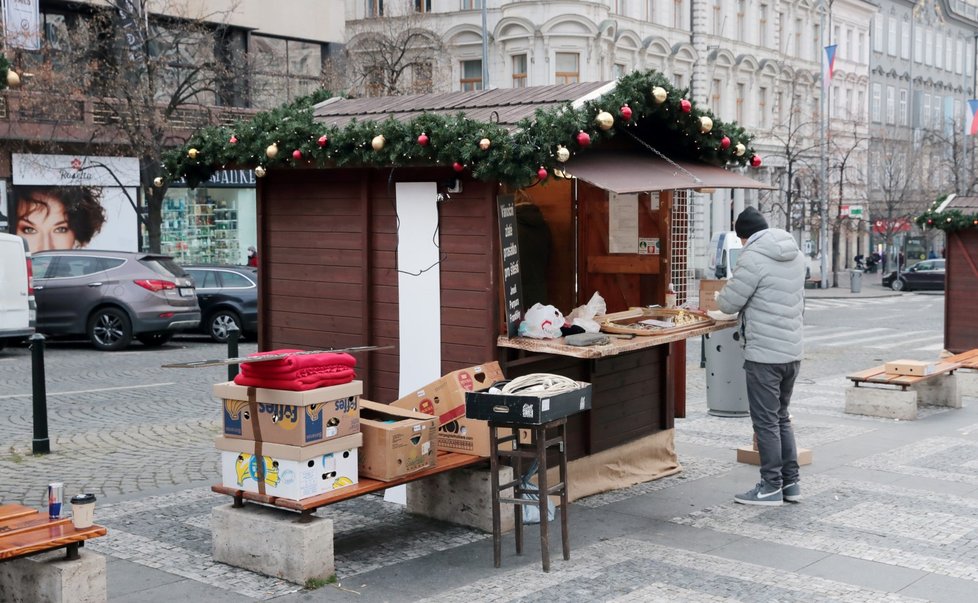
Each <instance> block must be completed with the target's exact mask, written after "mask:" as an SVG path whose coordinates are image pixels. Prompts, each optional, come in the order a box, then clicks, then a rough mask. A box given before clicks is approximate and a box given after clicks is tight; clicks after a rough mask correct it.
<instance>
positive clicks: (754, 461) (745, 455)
mask: <svg viewBox="0 0 978 603" xmlns="http://www.w3.org/2000/svg"><path fill="white" fill-rule="evenodd" d="M737 462H738V463H746V464H748V465H757V466H758V467H760V466H761V454H760V453H759V452H757V451H756V450H754V448H753V447H752V446H741V447H740V448H738V449H737ZM798 464H799V465H801V466H805V465H811V464H812V451H811V449H810V448H799V449H798Z"/></svg>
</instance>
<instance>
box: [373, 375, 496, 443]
mask: <svg viewBox="0 0 978 603" xmlns="http://www.w3.org/2000/svg"><path fill="white" fill-rule="evenodd" d="M503 379H505V377H504V376H503V371H502V369H500V368H499V363H498V362H489V363H487V364H484V365H481V366H474V367H470V368H465V369H460V370H457V371H452V372H451V373H448V374H447V375H445V376H444V377H442V378H441V379H438V380H437V381H435V382H434V383H429V384H428V385H426V386H424V387H423V388H421V389H419V390H417V391H415V392H414V393H411V394H408V395H407V396H404V397H403V398H400V399H399V400H395V401H394V402H392V403H391V406H395V407H397V408H406V409H408V410H414V411H417V412H422V413H424V414H427V415H434V416H436V417H438V448H440V449H441V450H453V451H455V452H464V453H466V454H475V455H478V456H489V425H488V423H486V422H485V421H479V420H476V419H467V418H466V417H465V392H478V391H483V390H486V389H489V387H490V386H492V384H493V383H495V382H496V381H502V380H503Z"/></svg>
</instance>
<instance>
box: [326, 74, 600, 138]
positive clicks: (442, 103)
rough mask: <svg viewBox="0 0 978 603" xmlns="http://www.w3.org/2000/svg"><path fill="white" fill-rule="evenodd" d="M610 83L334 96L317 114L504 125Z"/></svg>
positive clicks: (335, 122)
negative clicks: (459, 117)
mask: <svg viewBox="0 0 978 603" xmlns="http://www.w3.org/2000/svg"><path fill="white" fill-rule="evenodd" d="M608 85H609V82H581V83H578V84H560V85H553V86H533V87H530V88H499V89H493V90H480V91H477V92H440V93H431V94H414V95H410V96H382V97H377V98H335V99H332V98H331V99H329V100H326V101H324V102H322V103H320V104H319V105H317V106H316V108H315V110H314V112H313V116H314V118H315V120H316V121H317V122H320V123H324V124H327V125H330V126H339V127H343V126H345V125H347V124H348V123H350V122H351V121H353V119H358V120H360V121H366V120H374V121H383V120H385V119H388V118H391V117H393V118H394V119H396V120H398V121H409V120H411V119H412V118H414V117H417V116H418V115H419V114H421V113H436V114H441V115H454V114H456V113H465V116H466V117H467V118H469V119H472V120H475V121H485V122H489V121H492V122H498V123H499V124H501V125H503V126H513V125H516V124H517V123H518V122H519V121H520V120H521V119H523V118H526V117H533V114H534V113H535V112H536V111H537V109H550V108H553V107H559V106H561V105H563V104H565V103H572V102H574V101H580V100H582V99H584V98H587V97H588V96H589V95H591V94H593V93H595V92H596V91H598V90H600V89H601V88H603V87H606V86H608Z"/></svg>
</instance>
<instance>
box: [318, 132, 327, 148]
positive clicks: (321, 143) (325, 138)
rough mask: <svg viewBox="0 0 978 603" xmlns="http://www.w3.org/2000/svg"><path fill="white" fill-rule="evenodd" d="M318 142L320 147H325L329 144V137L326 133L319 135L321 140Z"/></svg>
mask: <svg viewBox="0 0 978 603" xmlns="http://www.w3.org/2000/svg"><path fill="white" fill-rule="evenodd" d="M316 144H318V145H319V147H320V148H323V147H325V146H326V145H328V144H329V138H327V137H326V135H325V134H323V135H322V136H320V137H319V140H317V141H316Z"/></svg>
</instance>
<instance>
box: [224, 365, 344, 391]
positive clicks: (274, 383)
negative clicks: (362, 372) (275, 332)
mask: <svg viewBox="0 0 978 603" xmlns="http://www.w3.org/2000/svg"><path fill="white" fill-rule="evenodd" d="M355 376H356V375H355V374H354V372H353V369H350V368H347V370H346V371H342V372H341V371H333V372H327V373H321V374H318V375H309V376H307V377H297V378H294V379H270V378H267V377H255V376H251V375H245V374H244V373H238V374H237V375H235V377H234V382H235V383H236V384H238V385H244V386H246V387H264V388H267V389H286V390H290V391H296V392H301V391H306V390H309V389H316V388H319V387H329V386H330V385H342V384H344V383H349V382H350V381H353V378H354V377H355Z"/></svg>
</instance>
